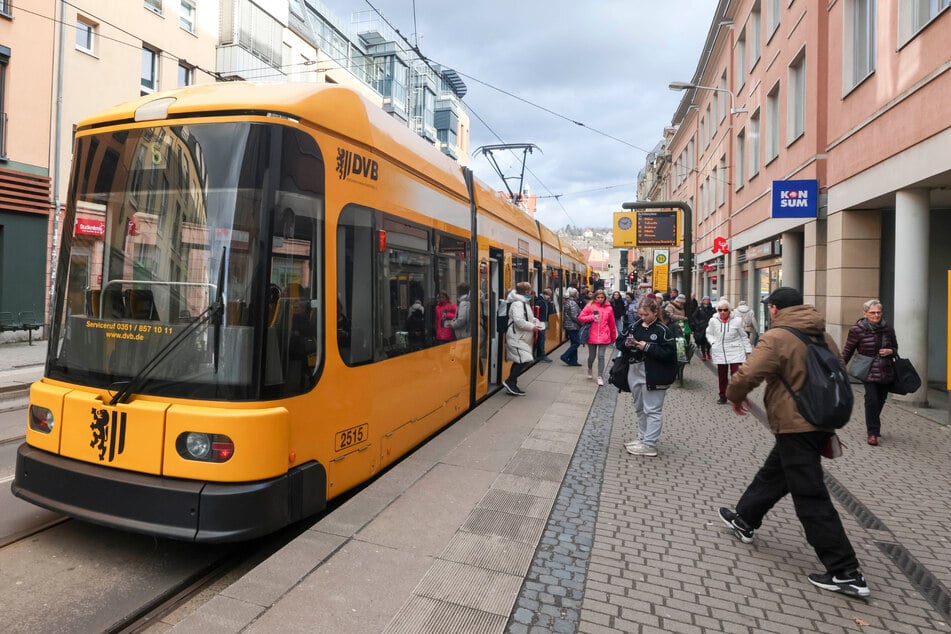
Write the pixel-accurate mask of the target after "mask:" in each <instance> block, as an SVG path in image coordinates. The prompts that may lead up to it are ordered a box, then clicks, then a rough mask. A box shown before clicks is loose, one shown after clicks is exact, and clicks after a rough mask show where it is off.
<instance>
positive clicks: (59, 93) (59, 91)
mask: <svg viewBox="0 0 951 634" xmlns="http://www.w3.org/2000/svg"><path fill="white" fill-rule="evenodd" d="M65 40H66V0H60V2H59V63H58V65H57V68H56V113H55V114H54V117H55V120H54V124H53V160H52V161H51V167H52V168H53V241H52V246H51V248H50V297H49V306H48V310H50V311H52V310H53V299H54V294H55V292H56V263H57V261H58V260H59V248H58V247H59V214H60V199H59V175H60V151H61V147H62V143H61V141H60V135H61V134H62V129H63V63H64V60H65V58H66V49H65V46H64V45H63V42H65Z"/></svg>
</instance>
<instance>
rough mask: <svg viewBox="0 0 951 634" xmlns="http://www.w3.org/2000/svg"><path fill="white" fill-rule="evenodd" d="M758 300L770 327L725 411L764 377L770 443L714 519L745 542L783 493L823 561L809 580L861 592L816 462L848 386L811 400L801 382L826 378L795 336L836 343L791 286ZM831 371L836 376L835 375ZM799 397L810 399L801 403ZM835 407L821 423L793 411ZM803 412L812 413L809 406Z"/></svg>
mask: <svg viewBox="0 0 951 634" xmlns="http://www.w3.org/2000/svg"><path fill="white" fill-rule="evenodd" d="M763 303H764V304H766V305H767V307H768V310H769V315H770V320H771V325H772V327H771V328H770V329H769V330H768V331H767V332H765V333H763V334H762V335H761V336H760V340H759V344H758V345H757V346H756V347H755V348H754V349H753V352H752V353H751V354H750V355H749V357H748V358H747V359H746V363H744V364H743V365H742V366H741V367H740V369H739V370H738V371H737V373H736V374H734V375H733V379H732V380H731V382H730V385H729V386H728V387H727V391H726V395H727V398H728V399H729V400H730V402H731V403H732V404H733V411H734V412H736V413H737V414H739V415H745V414H746V413H747V412H748V411H749V401H747V400H746V397H747V395H748V394H749V393H750V392H751V391H752V390H753V389H754V388H756V387H757V386H758V385H759V384H760V383H761V382H762V381H763V379H765V380H766V393H765V395H764V401H765V405H766V417H767V419H768V422H769V428H770V430H771V431H772V432H773V434H775V437H776V444H775V445H774V446H773V449H772V451H770V453H769V455H768V456H767V458H766V461H765V462H764V463H763V466H762V467H760V470H759V472H757V474H756V475H755V476H754V477H753V481H752V483H751V484H750V485H749V486H748V487H747V489H746V491H745V492H744V493H743V495H742V496H741V497H740V500H739V502H738V503H737V505H736V510H735V511H734V510H732V509H730V508H726V507H723V508H721V509H720V511H719V514H720V518H721V519H722V520H723V521H724V522H725V523H726V524H727V526H729V527H730V528H731V529H732V530H733V534H734V535H735V536H736V538H737V539H739V540H740V541H741V542H743V543H744V544H749V543H751V542H752V541H753V531H754V530H756V529H758V528H759V527H760V525H761V524H762V522H763V518H764V517H765V516H766V513H767V512H768V511H769V510H770V509H772V508H773V506H774V505H775V504H776V503H777V502H779V501H780V500H781V499H782V498H783V497H785V495H786V494H787V493H788V494H790V495H791V496H792V500H793V505H794V506H795V509H796V516H797V517H798V518H799V522H800V523H801V524H802V527H803V530H804V531H805V534H806V540H807V541H808V542H809V544H810V545H811V546H812V547H813V549H815V551H816V555H817V556H818V557H819V560H820V561H821V562H822V564H823V565H824V566H825V568H826V571H825V572H824V573H816V574H811V575H809V576H808V580H809V582H810V583H811V584H813V585H814V586H816V587H818V588H822V589H823V590H829V591H831V592H841V593H843V594H847V595H849V596H855V597H867V596H869V589H868V585H867V584H866V583H865V579H864V578H863V576H862V573H861V572H860V571H859V563H858V559H857V558H856V555H855V550H854V549H853V548H852V544H851V543H850V542H849V538H848V537H847V536H846V534H845V529H844V528H843V527H842V520H841V519H840V518H839V514H838V512H837V511H836V510H835V507H834V506H833V504H832V499H831V498H830V497H829V491H828V489H827V488H826V485H825V481H824V480H823V474H822V466H821V465H820V460H821V455H822V454H821V452H822V449H823V446H824V445H825V444H826V443H827V442H829V441H830V440H831V439H832V436H833V435H834V433H835V431H834V426H841V425H842V424H844V422H843V421H842V413H841V410H842V409H843V408H845V409H847V413H846V414H845V419H846V420H847V419H848V414H850V413H851V398H852V394H851V389H850V388H848V383H846V384H845V389H847V390H848V393H847V394H841V400H842V402H841V403H840V402H837V401H835V400H834V399H833V401H832V402H831V403H816V402H815V400H816V398H815V396H813V395H814V394H815V392H809V390H807V389H805V388H806V386H807V383H810V382H811V381H813V380H827V378H828V377H821V376H820V377H813V376H812V375H811V374H810V373H809V372H808V370H807V365H808V366H809V367H815V366H816V363H815V359H814V357H815V358H818V356H817V355H815V354H814V351H809V348H810V346H809V345H806V344H805V343H804V341H803V340H802V339H801V338H800V337H801V336H805V337H806V339H807V340H810V339H811V340H812V341H814V342H815V343H816V344H817V347H822V343H823V342H824V344H825V346H824V348H825V350H824V353H831V354H832V355H838V353H839V351H838V348H837V347H836V345H835V342H834V341H833V340H832V337H830V336H829V334H828V333H826V332H825V320H824V319H823V318H822V316H821V315H820V314H819V312H818V311H817V310H816V309H815V308H814V307H812V306H809V305H805V304H803V298H802V294H801V293H800V292H799V291H798V290H796V289H794V288H790V287H786V286H784V287H780V288H777V289H776V290H774V291H773V292H772V293H771V294H770V295H769V297H767V298H766V299H765V300H763ZM825 358H828V355H825ZM839 365H841V364H839ZM843 371H844V369H843ZM836 372H838V369H833V371H832V373H833V374H835V373H836ZM834 378H835V379H836V380H839V379H840V377H839V376H838V375H837V374H835V377H834ZM832 385H833V388H832V389H830V390H827V391H830V392H836V391H838V388H840V387H841V385H840V384H839V383H833V384H832ZM807 394H810V397H809V398H806V395H807ZM797 400H798V401H800V402H799V403H798V405H797ZM804 400H812V401H813V402H811V403H804V402H802V401H804ZM810 406H812V409H811V410H810ZM835 407H839V410H838V411H836V412H835V416H833V417H832V418H831V420H832V422H831V423H830V425H831V426H828V427H818V426H816V425H813V424H812V423H810V422H809V420H807V418H806V417H805V416H804V415H803V414H802V413H801V412H802V411H807V412H812V410H820V411H818V412H817V414H820V415H821V414H825V415H827V416H829V410H833V409H834V408H835ZM809 416H810V418H814V419H816V416H815V415H813V413H810V414H809Z"/></svg>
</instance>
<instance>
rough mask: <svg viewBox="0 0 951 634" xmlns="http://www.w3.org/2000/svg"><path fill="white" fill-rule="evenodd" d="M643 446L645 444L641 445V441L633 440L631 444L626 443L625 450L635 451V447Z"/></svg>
mask: <svg viewBox="0 0 951 634" xmlns="http://www.w3.org/2000/svg"><path fill="white" fill-rule="evenodd" d="M641 444H643V443H641V441H640V440H631V441H629V442H626V443H624V448H625V449H633V448H634V447H638V446H640V445H641Z"/></svg>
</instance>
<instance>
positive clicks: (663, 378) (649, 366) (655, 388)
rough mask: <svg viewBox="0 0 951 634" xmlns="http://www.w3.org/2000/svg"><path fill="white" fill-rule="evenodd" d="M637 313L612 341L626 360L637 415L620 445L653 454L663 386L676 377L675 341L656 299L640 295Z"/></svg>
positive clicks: (640, 453) (632, 451)
mask: <svg viewBox="0 0 951 634" xmlns="http://www.w3.org/2000/svg"><path fill="white" fill-rule="evenodd" d="M637 315H638V317H639V319H638V320H637V321H635V322H634V323H632V324H630V325H628V326H627V328H625V329H624V331H623V332H622V333H621V335H620V336H619V337H618V339H617V342H616V344H615V346H616V347H617V349H618V350H620V351H621V352H622V354H624V355H625V356H626V357H627V359H628V361H629V363H630V367H629V369H628V373H627V381H628V384H629V385H630V388H631V396H633V397H634V416H635V417H636V419H637V440H631V441H628V442H625V443H624V448H625V449H627V452H628V453H629V454H631V455H632V456H650V457H653V456H656V455H657V441H658V440H659V439H660V432H661V428H662V427H663V408H664V397H665V396H666V394H667V387H668V386H669V385H670V384H671V383H673V382H674V380H675V379H676V378H677V369H678V367H677V344H676V342H675V341H674V336H673V333H671V331H670V330H669V329H668V328H667V327H666V326H664V324H663V323H661V321H660V319H659V317H660V303H659V302H658V301H657V300H656V299H654V298H651V297H645V298H644V299H642V300H641V302H640V304H639V305H638V306H637Z"/></svg>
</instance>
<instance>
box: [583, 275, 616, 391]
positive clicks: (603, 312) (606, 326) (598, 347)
mask: <svg viewBox="0 0 951 634" xmlns="http://www.w3.org/2000/svg"><path fill="white" fill-rule="evenodd" d="M578 321H580V322H581V323H583V324H591V329H590V330H589V332H588V340H587V341H586V342H583V343H587V344H588V378H589V379H590V378H591V368H592V367H593V366H594V359H595V356H597V358H598V385H604V378H603V377H604V351H605V350H606V349H607V347H608V346H610V345H612V344H613V343H614V341H615V340H616V339H617V323H616V322H615V321H614V309H613V308H612V307H611V302H609V301H608V296H607V294H606V293H605V292H604V290H603V289H600V288H599V289H598V290H597V291H595V293H594V298H593V299H592V300H591V301H590V302H589V303H588V304H587V305H586V306H585V307H584V310H582V311H581V314H580V315H578Z"/></svg>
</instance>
